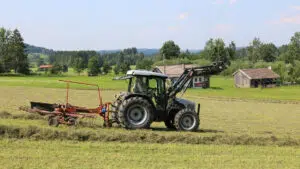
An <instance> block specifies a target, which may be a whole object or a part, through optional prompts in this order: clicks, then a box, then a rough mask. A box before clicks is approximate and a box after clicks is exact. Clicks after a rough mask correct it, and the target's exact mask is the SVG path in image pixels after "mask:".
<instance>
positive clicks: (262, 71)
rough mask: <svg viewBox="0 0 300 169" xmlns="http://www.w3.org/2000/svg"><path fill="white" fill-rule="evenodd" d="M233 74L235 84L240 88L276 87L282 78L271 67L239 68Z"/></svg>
mask: <svg viewBox="0 0 300 169" xmlns="http://www.w3.org/2000/svg"><path fill="white" fill-rule="evenodd" d="M233 76H234V83H235V86H236V87H240V88H257V87H259V86H261V87H275V86H276V85H277V82H278V79H279V78H280V76H279V75H278V74H276V73H275V72H273V71H272V69H271V68H259V69H239V70H238V71H236V72H234V73H233Z"/></svg>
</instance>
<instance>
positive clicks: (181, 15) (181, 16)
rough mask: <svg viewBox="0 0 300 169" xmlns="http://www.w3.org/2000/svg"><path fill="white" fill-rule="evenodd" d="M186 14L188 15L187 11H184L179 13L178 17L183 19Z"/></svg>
mask: <svg viewBox="0 0 300 169" xmlns="http://www.w3.org/2000/svg"><path fill="white" fill-rule="evenodd" d="M188 16H189V14H188V13H187V12H184V13H181V14H179V16H178V19H180V20H184V19H186V18H187V17H188Z"/></svg>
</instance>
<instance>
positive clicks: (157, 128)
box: [151, 127, 224, 133]
mask: <svg viewBox="0 0 300 169" xmlns="http://www.w3.org/2000/svg"><path fill="white" fill-rule="evenodd" d="M151 130H152V131H177V130H176V129H168V128H164V127H155V128H151ZM195 133H224V131H222V130H213V129H199V130H197V131H195Z"/></svg>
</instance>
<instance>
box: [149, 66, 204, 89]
mask: <svg viewBox="0 0 300 169" xmlns="http://www.w3.org/2000/svg"><path fill="white" fill-rule="evenodd" d="M196 66H197V65H192V64H179V65H165V66H156V67H155V68H154V71H155V72H160V73H163V74H166V75H168V77H169V79H171V81H172V82H173V83H174V82H175V81H176V80H177V79H178V78H179V77H180V75H181V74H182V73H183V72H184V70H185V69H186V68H192V67H196ZM190 87H191V88H208V87H209V76H195V77H193V79H192V81H191V84H190Z"/></svg>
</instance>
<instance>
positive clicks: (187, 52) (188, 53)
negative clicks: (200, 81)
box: [179, 49, 191, 59]
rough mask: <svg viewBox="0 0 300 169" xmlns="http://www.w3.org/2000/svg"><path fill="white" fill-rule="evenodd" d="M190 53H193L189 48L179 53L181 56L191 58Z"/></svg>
mask: <svg viewBox="0 0 300 169" xmlns="http://www.w3.org/2000/svg"><path fill="white" fill-rule="evenodd" d="M190 55H191V53H190V51H189V50H188V49H187V50H186V51H185V52H181V53H180V54H179V58H183V59H184V58H189V57H190Z"/></svg>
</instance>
